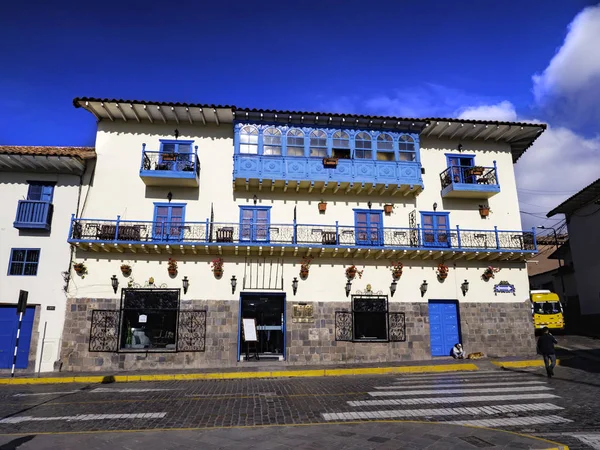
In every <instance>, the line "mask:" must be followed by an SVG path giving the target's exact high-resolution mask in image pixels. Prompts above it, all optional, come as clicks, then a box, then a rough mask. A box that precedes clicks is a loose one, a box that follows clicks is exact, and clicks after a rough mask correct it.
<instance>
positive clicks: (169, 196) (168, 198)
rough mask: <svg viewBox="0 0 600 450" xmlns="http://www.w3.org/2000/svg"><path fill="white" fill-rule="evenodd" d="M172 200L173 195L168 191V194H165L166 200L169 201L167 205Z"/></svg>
mask: <svg viewBox="0 0 600 450" xmlns="http://www.w3.org/2000/svg"><path fill="white" fill-rule="evenodd" d="M172 199H173V193H172V192H171V191H169V193H168V194H167V200H169V203H171V200H172Z"/></svg>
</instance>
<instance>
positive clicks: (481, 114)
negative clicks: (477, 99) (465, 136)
mask: <svg viewBox="0 0 600 450" xmlns="http://www.w3.org/2000/svg"><path fill="white" fill-rule="evenodd" d="M457 114H458V118H459V119H477V120H497V121H500V122H502V121H505V122H508V121H515V120H517V112H516V111H515V107H514V105H513V104H512V103H511V102H509V101H506V100H505V101H503V102H500V103H497V104H495V105H480V106H474V107H467V108H462V109H461V110H459V111H457Z"/></svg>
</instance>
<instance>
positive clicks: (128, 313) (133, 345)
mask: <svg viewBox="0 0 600 450" xmlns="http://www.w3.org/2000/svg"><path fill="white" fill-rule="evenodd" d="M122 320H123V321H122V325H121V326H122V331H121V348H128V349H166V350H175V347H176V346H175V334H176V326H177V311H176V310H155V309H124V310H123V319H122Z"/></svg>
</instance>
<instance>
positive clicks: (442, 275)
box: [437, 263, 448, 281]
mask: <svg viewBox="0 0 600 450" xmlns="http://www.w3.org/2000/svg"><path fill="white" fill-rule="evenodd" d="M437 276H438V278H439V280H440V281H444V280H445V279H446V278H448V266H447V265H445V264H444V263H439V264H438V268H437Z"/></svg>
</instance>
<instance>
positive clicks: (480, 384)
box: [375, 381, 546, 389]
mask: <svg viewBox="0 0 600 450" xmlns="http://www.w3.org/2000/svg"><path fill="white" fill-rule="evenodd" d="M517 384H519V385H532V384H546V382H544V381H501V382H495V383H467V384H465V385H464V386H465V387H472V386H507V385H517ZM458 385H460V383H447V384H446V383H442V384H438V383H436V382H434V381H432V382H431V383H428V384H408V385H406V384H404V385H399V384H398V383H394V385H393V386H375V389H398V388H399V387H407V388H411V389H414V388H432V387H435V388H442V387H458Z"/></svg>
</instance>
